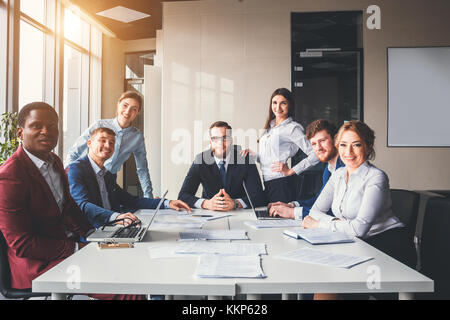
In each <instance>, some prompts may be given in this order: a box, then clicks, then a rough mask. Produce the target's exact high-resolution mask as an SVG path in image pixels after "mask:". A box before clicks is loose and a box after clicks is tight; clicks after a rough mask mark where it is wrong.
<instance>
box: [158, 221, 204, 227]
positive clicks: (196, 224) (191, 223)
mask: <svg viewBox="0 0 450 320" xmlns="http://www.w3.org/2000/svg"><path fill="white" fill-rule="evenodd" d="M203 224H204V222H203V221H198V222H195V221H160V220H156V221H153V223H152V225H151V226H150V228H151V229H156V228H158V229H201V228H202V227H203Z"/></svg>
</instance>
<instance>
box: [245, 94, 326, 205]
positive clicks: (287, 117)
mask: <svg viewBox="0 0 450 320" xmlns="http://www.w3.org/2000/svg"><path fill="white" fill-rule="evenodd" d="M294 111H295V104H294V99H293V96H292V93H291V92H290V91H289V90H288V89H286V88H279V89H276V90H275V91H274V92H273V93H272V96H271V97H270V105H269V114H268V116H267V120H266V124H265V126H264V130H265V131H264V133H263V135H262V136H261V138H260V139H259V152H258V155H257V158H258V161H259V162H260V164H261V171H262V175H263V179H264V187H265V192H266V196H267V200H268V202H269V203H272V202H277V201H281V202H285V203H288V202H290V201H292V200H295V199H296V198H297V197H296V196H297V195H296V194H293V190H295V183H296V179H295V178H294V176H293V175H294V174H300V173H302V172H303V171H305V170H306V169H308V168H309V167H311V166H313V165H315V164H317V163H318V162H319V159H317V156H316V154H315V153H314V150H313V149H312V147H311V144H310V143H309V141H308V139H306V136H305V131H304V129H303V127H302V126H301V125H300V124H299V123H297V122H295V121H294V120H293V116H294ZM299 149H301V150H302V151H303V152H304V153H305V154H306V155H307V157H306V158H305V159H303V160H302V161H300V162H299V163H298V164H296V165H295V166H294V167H292V168H289V166H288V164H287V161H288V160H289V159H290V158H292V157H293V156H294V155H295V154H296V153H297V151H298V150H299ZM246 151H248V150H246Z"/></svg>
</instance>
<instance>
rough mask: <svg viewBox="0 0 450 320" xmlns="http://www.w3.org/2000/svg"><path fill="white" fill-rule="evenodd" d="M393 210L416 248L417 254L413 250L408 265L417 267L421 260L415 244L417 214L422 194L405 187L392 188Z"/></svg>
mask: <svg viewBox="0 0 450 320" xmlns="http://www.w3.org/2000/svg"><path fill="white" fill-rule="evenodd" d="M391 199H392V211H393V212H394V214H395V216H396V217H397V218H399V219H400V221H401V222H402V223H403V224H404V225H405V229H406V232H407V234H408V241H410V244H411V246H414V248H415V254H414V253H413V252H411V254H410V255H408V256H409V259H408V260H409V261H410V263H408V265H409V266H410V267H412V268H414V267H417V261H418V260H419V248H418V247H417V246H416V244H415V235H416V226H417V215H418V212H419V203H420V195H419V194H418V193H416V192H414V191H408V190H403V189H391Z"/></svg>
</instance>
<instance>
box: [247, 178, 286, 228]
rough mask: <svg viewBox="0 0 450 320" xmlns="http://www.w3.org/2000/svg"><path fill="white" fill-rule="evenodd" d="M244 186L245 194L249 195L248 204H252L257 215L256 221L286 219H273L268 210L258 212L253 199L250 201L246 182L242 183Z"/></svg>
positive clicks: (278, 217) (248, 196) (276, 217)
mask: <svg viewBox="0 0 450 320" xmlns="http://www.w3.org/2000/svg"><path fill="white" fill-rule="evenodd" d="M242 185H243V186H244V190H245V194H246V195H247V198H248V202H250V206H251V207H252V209H253V212H254V213H255V216H256V219H259V220H281V219H285V218H282V217H280V216H275V217H271V216H270V214H269V210H267V209H258V210H256V209H255V207H254V206H253V203H252V199H250V195H249V194H248V191H247V188H246V187H245V182H244V181H242Z"/></svg>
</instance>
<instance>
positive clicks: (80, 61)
mask: <svg viewBox="0 0 450 320" xmlns="http://www.w3.org/2000/svg"><path fill="white" fill-rule="evenodd" d="M64 42H65V45H64V85H63V88H64V89H63V90H64V95H63V112H62V113H63V135H62V138H63V141H64V143H63V158H64V159H66V156H67V152H68V151H69V149H70V147H71V146H72V145H73V144H74V143H75V141H76V139H77V138H78V137H79V136H80V135H81V134H82V133H83V131H84V130H86V129H87V128H88V127H89V124H91V123H92V122H94V121H95V120H98V119H99V118H100V113H101V112H100V111H101V54H102V51H101V47H102V33H101V32H100V31H99V30H97V29H96V28H95V27H93V26H90V25H89V24H88V23H87V22H86V21H84V20H83V19H81V18H80V17H79V16H77V15H76V14H75V13H74V12H72V11H71V10H69V9H65V11H64Z"/></svg>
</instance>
